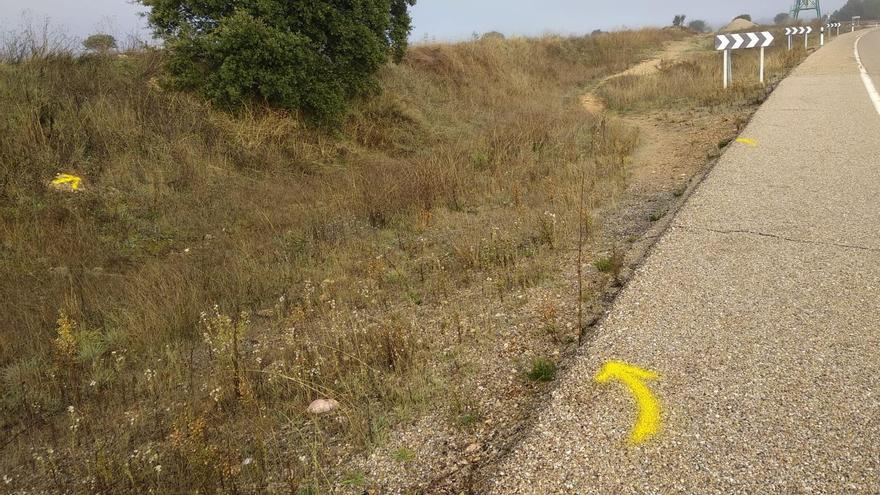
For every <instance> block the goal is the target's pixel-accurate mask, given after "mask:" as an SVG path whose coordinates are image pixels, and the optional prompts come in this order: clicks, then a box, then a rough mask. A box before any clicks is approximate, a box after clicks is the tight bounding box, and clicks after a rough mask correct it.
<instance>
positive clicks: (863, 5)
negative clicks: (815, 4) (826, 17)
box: [831, 0, 880, 21]
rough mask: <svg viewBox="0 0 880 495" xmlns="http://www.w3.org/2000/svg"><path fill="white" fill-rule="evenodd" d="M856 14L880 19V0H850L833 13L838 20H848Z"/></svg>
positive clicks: (864, 17)
mask: <svg viewBox="0 0 880 495" xmlns="http://www.w3.org/2000/svg"><path fill="white" fill-rule="evenodd" d="M855 16H862V18H863V19H880V0H848V1H847V2H846V4H844V6H843V7H841V8H840V10H838V11H837V12H835V13H834V14H832V15H831V17H832V18H833V19H835V20H838V21H848V20H850V19H852V18H853V17H855Z"/></svg>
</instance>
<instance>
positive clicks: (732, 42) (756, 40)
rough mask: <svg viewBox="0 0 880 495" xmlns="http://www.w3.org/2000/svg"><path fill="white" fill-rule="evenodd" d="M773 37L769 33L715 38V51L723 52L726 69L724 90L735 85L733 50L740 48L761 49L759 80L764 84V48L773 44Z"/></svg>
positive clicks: (723, 74) (729, 35)
mask: <svg viewBox="0 0 880 495" xmlns="http://www.w3.org/2000/svg"><path fill="white" fill-rule="evenodd" d="M773 39H774V38H773V35H772V34H770V33H769V32H767V31H764V32H760V33H742V34H740V33H736V34H719V35H717V36H715V50H718V51H723V52H724V58H723V63H724V67H723V68H722V77H723V79H724V89H727V88H728V87H730V86H732V85H733V53H731V52H732V51H733V50H739V49H740V48H760V49H761V53H760V64H759V66H760V69H759V74H758V78H759V79H760V81H761V84H764V48H766V47H768V46H770V45H772V44H773Z"/></svg>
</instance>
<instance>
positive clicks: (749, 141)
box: [736, 137, 758, 148]
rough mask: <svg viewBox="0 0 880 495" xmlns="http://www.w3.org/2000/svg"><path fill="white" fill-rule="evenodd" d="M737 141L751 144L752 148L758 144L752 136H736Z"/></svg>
mask: <svg viewBox="0 0 880 495" xmlns="http://www.w3.org/2000/svg"><path fill="white" fill-rule="evenodd" d="M736 142H737V143H742V144H746V145H749V146H751V147H752V148H756V147H757V146H758V142H757V141H755V140H754V139H752V138H742V137H741V138H736Z"/></svg>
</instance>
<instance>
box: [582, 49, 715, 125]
mask: <svg viewBox="0 0 880 495" xmlns="http://www.w3.org/2000/svg"><path fill="white" fill-rule="evenodd" d="M704 41H705V37H704V36H691V37H688V38H685V39H683V40H678V41H672V42H670V43H667V44H666V46H665V47H664V48H663V50H662V51H661V52H660V53H658V54H657V56H655V57H654V58H651V59H648V60H644V61H642V62H640V63H638V64H636V65H634V66H632V67H630V68H629V69H626V70H625V71H623V72H618V73H617V74H612V75H610V76H608V77H606V78H604V79H602V80H601V81H599V83H598V84H597V85H596V86H595V87H594V88H593V90H592V91H590V92H589V93H587V94H585V95H583V96H582V97H581V103H582V104H583V105H584V108H586V109H587V111H588V112H590V113H592V114H598V113H601V112H602V111H604V110H605V103H604V102H603V101H602V99H601V98H599V97H598V96H597V95H596V90H597V89H599V88H600V87H602V85H603V84H605V83H606V82H608V81H610V80H612V79H616V78H618V77H622V76H645V75H649V74H653V73H655V72H657V71H659V70H660V68H661V67H663V64H664V63H668V62H670V61H674V60H679V59H681V58H682V57H683V56H684V55H685V54H686V53H688V52H692V51H695V50H699V49H700V45H701V43H703V42H704Z"/></svg>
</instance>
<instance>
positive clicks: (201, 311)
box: [0, 30, 684, 493]
mask: <svg viewBox="0 0 880 495" xmlns="http://www.w3.org/2000/svg"><path fill="white" fill-rule="evenodd" d="M681 36H684V34H682V33H681V32H679V31H656V30H645V31H636V32H628V33H615V34H607V35H601V36H598V37H594V38H554V37H548V38H542V39H537V40H527V39H514V40H507V41H499V40H487V41H483V42H471V43H461V44H456V45H425V46H418V47H415V48H413V49H412V50H411V51H410V53H409V55H408V57H407V59H406V61H405V63H403V64H401V65H399V66H389V67H387V68H386V69H385V70H384V72H383V74H382V81H383V85H384V87H385V92H384V93H383V94H382V95H381V96H378V97H375V98H372V99H368V100H365V101H362V102H358V103H357V105H356V107H355V110H354V111H353V114H352V116H351V117H350V119H348V121H347V122H346V124H345V126H344V128H343V129H342V130H340V131H337V132H332V133H325V132H321V131H317V130H313V129H308V128H306V127H304V126H303V124H302V123H301V121H300V120H299V119H297V118H296V116H295V115H287V114H282V113H278V112H274V111H271V110H268V109H262V108H254V109H251V110H249V111H245V112H242V113H241V114H239V115H227V114H223V113H218V112H215V111H213V110H212V109H210V108H209V107H207V106H206V105H205V104H203V103H202V102H200V101H198V100H196V99H194V98H192V97H190V96H187V95H181V94H172V93H167V92H163V91H162V90H161V89H159V88H158V87H157V86H156V85H155V84H154V82H153V81H154V78H155V77H156V76H157V75H158V74H159V71H160V67H161V63H162V54H161V53H160V52H156V51H147V52H137V53H128V54H126V55H123V56H119V57H99V56H91V57H74V56H71V55H69V54H65V53H57V52H52V51H50V52H47V53H41V54H39V56H38V57H30V58H29V59H28V60H12V61H13V62H16V63H14V64H7V65H0V113H2V114H3V115H4V119H2V121H0V234H2V235H0V239H2V244H0V280H2V281H3V282H2V284H0V314H3V320H2V321H3V324H2V327H0V379H2V386H0V388H2V390H3V396H2V403H0V429H2V431H3V435H2V437H4V438H5V439H4V440H3V441H2V444H0V449H2V456H0V457H2V460H0V472H3V473H5V474H6V475H7V476H9V477H10V480H11V481H10V484H9V485H8V486H10V487H12V488H13V489H34V488H36V489H44V490H49V491H57V492H78V491H81V492H102V493H120V492H137V493H140V492H144V491H147V490H154V491H157V492H174V493H179V492H192V491H199V492H218V491H219V492H236V491H245V492H253V491H260V490H273V491H279V490H282V489H284V490H289V491H291V492H293V493H312V492H313V491H322V490H325V489H326V488H327V487H328V486H330V485H331V484H332V482H331V479H332V476H333V475H332V473H330V472H329V471H328V470H331V469H332V466H335V465H336V461H338V459H339V456H344V455H349V454H351V453H352V452H357V451H359V450H360V449H363V448H369V447H370V446H372V445H375V444H376V443H380V442H382V438H383V432H384V431H386V430H387V428H388V427H389V425H390V424H393V422H394V421H395V418H397V417H400V416H402V415H405V414H406V410H407V409H412V408H419V407H425V404H430V403H431V400H432V399H433V398H434V396H435V394H439V393H441V391H440V390H439V389H437V386H436V385H437V383H438V382H442V381H443V377H442V376H440V377H438V376H433V375H432V374H431V373H430V372H426V370H425V368H424V363H425V362H427V361H430V360H432V359H434V355H435V352H436V349H435V348H434V345H435V342H434V340H435V339H434V337H433V336H432V335H431V334H429V333H426V332H425V331H423V328H422V327H421V322H419V321H418V320H416V319H414V318H413V317H412V316H411V315H412V313H411V312H410V311H408V308H412V307H415V306H421V305H438V306H439V305H440V304H441V302H442V300H443V299H445V298H446V297H447V296H448V295H449V294H450V293H451V292H454V291H456V290H459V288H461V287H467V286H469V285H470V284H472V283H473V281H474V280H477V279H479V280H484V279H486V278H487V277H489V278H492V279H494V280H495V281H497V282H496V289H497V291H498V293H499V295H500V296H501V297H503V294H504V293H505V292H506V291H510V290H514V289H517V288H521V287H528V286H531V285H534V284H536V283H538V281H540V280H541V279H542V277H545V276H548V274H547V273H546V269H545V263H544V262H543V261H542V260H543V258H542V256H544V255H546V253H549V252H552V251H553V250H556V249H560V248H570V247H571V246H572V233H573V232H575V231H576V221H574V220H573V219H572V216H571V212H576V211H577V208H576V205H577V200H578V196H577V193H578V191H577V183H578V180H577V179H578V177H580V173H581V171H586V173H587V175H588V177H589V182H590V184H592V186H593V187H592V188H591V191H590V197H591V198H590V202H591V203H592V204H603V203H604V202H606V201H607V200H608V199H609V198H611V197H613V196H614V195H616V194H618V193H619V191H620V189H621V188H622V186H623V184H624V179H625V174H624V169H625V165H626V161H627V156H628V155H629V154H630V153H631V151H632V149H633V148H634V147H635V145H636V135H635V133H633V132H632V131H630V130H627V129H625V128H623V127H621V126H619V125H616V124H615V123H614V122H606V121H602V122H594V121H592V120H591V119H590V117H589V116H588V115H587V114H586V113H585V112H584V111H583V110H582V109H581V108H580V107H579V102H578V98H577V96H578V95H579V93H580V88H582V87H584V86H586V85H588V84H590V83H592V82H594V81H595V80H596V79H597V78H601V77H604V76H606V75H608V74H611V73H614V72H617V71H619V70H622V69H624V68H626V67H627V66H629V65H631V64H632V63H634V62H636V61H637V60H639V59H640V58H641V57H644V56H645V55H646V54H647V51H648V50H649V49H650V48H651V47H654V46H656V45H657V44H658V43H660V42H662V41H664V40H669V39H674V38H678V37H681ZM59 172H67V173H74V174H77V175H80V176H82V177H83V178H84V183H83V190H82V191H81V192H78V193H60V192H56V191H52V190H50V189H49V188H47V187H46V184H47V182H48V181H49V180H50V179H51V178H52V177H53V176H54V175H55V174H57V173H59ZM414 369H416V370H419V372H418V373H413V370H414ZM324 396H331V397H334V398H336V399H337V400H339V401H340V402H341V403H342V407H341V408H340V410H341V411H342V412H341V413H340V414H338V415H335V416H332V417H331V418H330V419H324V418H312V417H308V416H307V415H306V414H305V412H304V411H305V407H306V406H307V405H308V403H309V402H310V401H311V400H312V399H315V398H317V397H324ZM459 409H461V410H462V411H464V412H460V413H459V414H452V415H450V417H467V416H468V415H471V414H475V413H472V412H470V410H471V408H469V407H460V408H459Z"/></svg>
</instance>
